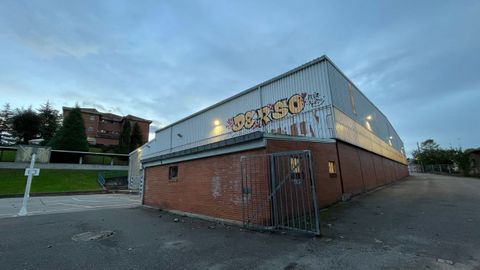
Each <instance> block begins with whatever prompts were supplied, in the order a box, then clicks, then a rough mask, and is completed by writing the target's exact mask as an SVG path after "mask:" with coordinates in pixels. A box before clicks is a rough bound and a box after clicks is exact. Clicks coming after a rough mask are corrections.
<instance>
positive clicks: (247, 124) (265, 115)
mask: <svg viewBox="0 0 480 270" xmlns="http://www.w3.org/2000/svg"><path fill="white" fill-rule="evenodd" d="M324 102H325V97H324V96H320V94H319V93H312V94H307V93H301V94H295V95H292V96H291V97H290V98H288V99H286V98H284V99H280V100H278V101H276V102H275V103H274V104H268V105H266V106H264V107H262V108H259V109H256V110H250V111H247V112H245V113H239V114H237V115H236V116H234V117H232V118H229V119H228V120H227V125H226V127H227V128H229V129H231V130H232V131H234V132H238V131H240V130H242V129H244V128H245V129H255V128H259V127H261V126H262V125H263V126H265V125H268V124H269V123H270V122H271V121H272V120H279V119H282V118H284V117H286V116H287V115H288V114H289V113H290V114H292V115H294V114H298V113H301V112H302V111H303V110H304V109H305V107H306V106H308V107H311V108H314V107H318V106H321V105H322V104H323V103H324Z"/></svg>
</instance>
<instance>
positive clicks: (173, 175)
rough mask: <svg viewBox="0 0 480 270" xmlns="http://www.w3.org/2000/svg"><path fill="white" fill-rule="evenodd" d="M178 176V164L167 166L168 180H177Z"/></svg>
mask: <svg viewBox="0 0 480 270" xmlns="http://www.w3.org/2000/svg"><path fill="white" fill-rule="evenodd" d="M177 177H178V166H170V167H168V180H177Z"/></svg>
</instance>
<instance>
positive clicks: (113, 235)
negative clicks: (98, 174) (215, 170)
mask: <svg viewBox="0 0 480 270" xmlns="http://www.w3.org/2000/svg"><path fill="white" fill-rule="evenodd" d="M479 194H480V180H479V179H472V178H456V177H445V176H435V175H416V176H413V177H410V178H408V179H407V180H405V181H400V182H397V183H394V184H392V185H390V186H388V187H385V188H383V189H380V190H377V191H375V192H370V193H368V194H365V195H361V196H358V197H355V198H353V199H352V200H351V201H349V202H346V203H339V204H337V205H335V206H333V207H331V208H330V209H328V210H325V211H322V214H321V216H322V218H323V220H322V234H323V235H322V237H312V236H309V235H298V234H293V233H290V232H287V233H268V232H263V233H262V232H254V231H248V230H244V229H243V228H241V227H237V226H232V225H224V224H218V223H213V222H207V221H202V220H198V219H193V218H188V217H183V216H177V215H173V214H170V213H167V212H164V211H159V210H154V209H148V208H143V207H140V206H138V207H134V208H112V209H100V210H96V211H79V212H72V213H59V214H48V215H34V216H28V217H13V218H2V219H0V239H1V240H2V241H0V262H1V268H2V269H479V267H480V249H479V248H478V247H480V230H479V226H478V224H480V207H479V205H480V196H479Z"/></svg>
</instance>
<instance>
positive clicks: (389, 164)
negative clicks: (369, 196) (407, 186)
mask: <svg viewBox="0 0 480 270" xmlns="http://www.w3.org/2000/svg"><path fill="white" fill-rule="evenodd" d="M337 145H338V154H339V158H340V164H341V168H342V172H341V173H342V181H343V188H344V193H348V194H352V195H355V194H358V193H361V192H363V191H366V190H371V189H374V188H376V187H379V186H382V185H385V184H388V183H391V182H393V181H396V180H400V179H402V178H404V177H406V176H408V167H407V166H406V165H403V164H400V163H398V162H396V161H392V160H390V159H387V158H384V157H381V156H379V155H377V154H374V153H371V152H368V151H366V150H363V149H361V148H358V147H355V146H353V145H350V144H346V143H343V142H338V143H337Z"/></svg>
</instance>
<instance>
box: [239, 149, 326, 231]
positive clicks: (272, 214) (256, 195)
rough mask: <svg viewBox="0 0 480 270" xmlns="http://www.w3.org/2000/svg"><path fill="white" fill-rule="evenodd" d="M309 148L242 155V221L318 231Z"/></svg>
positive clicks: (249, 224)
mask: <svg viewBox="0 0 480 270" xmlns="http://www.w3.org/2000/svg"><path fill="white" fill-rule="evenodd" d="M312 164H313V163H312V157H311V153H310V151H309V150H303V151H292V152H282V153H273V154H263V155H250V156H242V157H241V177H242V202H243V224H244V226H245V227H249V228H253V229H267V230H275V229H289V230H295V231H302V232H308V233H313V234H317V235H318V234H320V226H319V215H318V207H317V196H316V188H315V176H314V173H313V168H312Z"/></svg>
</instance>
